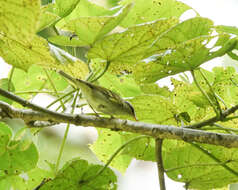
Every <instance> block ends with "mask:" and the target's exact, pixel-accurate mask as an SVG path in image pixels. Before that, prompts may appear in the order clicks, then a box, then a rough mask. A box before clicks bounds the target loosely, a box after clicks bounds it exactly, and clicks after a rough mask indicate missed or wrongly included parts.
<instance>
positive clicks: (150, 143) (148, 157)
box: [123, 134, 156, 162]
mask: <svg viewBox="0 0 238 190" xmlns="http://www.w3.org/2000/svg"><path fill="white" fill-rule="evenodd" d="M136 136H139V135H136V134H128V135H125V138H126V139H127V140H130V139H132V138H135V137H136ZM123 155H129V156H131V157H133V158H136V159H138V160H145V161H153V162H155V159H156V158H155V141H154V139H153V138H141V139H139V140H136V141H134V142H132V143H130V144H128V145H127V146H126V147H125V149H124V150H123Z"/></svg>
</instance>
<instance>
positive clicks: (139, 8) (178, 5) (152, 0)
mask: <svg viewBox="0 0 238 190" xmlns="http://www.w3.org/2000/svg"><path fill="white" fill-rule="evenodd" d="M131 2H134V3H135V5H134V7H133V9H132V11H131V12H130V13H129V15H128V16H127V17H126V19H125V20H124V21H123V22H122V26H123V27H128V26H132V25H135V24H141V23H145V22H150V21H154V20H157V19H159V18H171V17H177V18H178V17H180V16H181V15H182V14H183V13H184V12H185V11H186V10H189V9H191V7H189V6H188V5H186V4H184V3H182V2H180V1H176V0H137V1H134V0H123V1H121V2H120V3H121V4H122V5H125V4H128V3H131Z"/></svg>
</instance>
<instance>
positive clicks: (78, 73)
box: [51, 47, 89, 79]
mask: <svg viewBox="0 0 238 190" xmlns="http://www.w3.org/2000/svg"><path fill="white" fill-rule="evenodd" d="M51 53H52V56H53V57H54V58H55V60H56V61H57V63H58V65H57V66H56V68H57V69H58V70H63V71H65V72H67V73H69V74H70V75H71V76H74V77H75V78H80V79H85V78H86V76H87V75H88V73H89V69H88V65H87V64H86V63H85V62H83V61H81V60H80V59H76V58H75V57H72V56H70V55H69V54H68V53H67V52H65V51H63V50H61V49H59V48H55V47H53V48H52V49H51Z"/></svg>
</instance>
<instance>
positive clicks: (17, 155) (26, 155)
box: [0, 123, 38, 174]
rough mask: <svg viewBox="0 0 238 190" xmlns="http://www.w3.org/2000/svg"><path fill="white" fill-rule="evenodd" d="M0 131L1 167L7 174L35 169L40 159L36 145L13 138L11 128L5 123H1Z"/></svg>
mask: <svg viewBox="0 0 238 190" xmlns="http://www.w3.org/2000/svg"><path fill="white" fill-rule="evenodd" d="M0 133H1V137H2V138H1V141H0V143H1V145H0V148H1V150H0V153H1V155H0V169H1V170H4V172H5V174H18V173H19V172H22V171H24V172H26V171H29V170H31V169H33V168H34V167H35V166H36V164H37V161H38V152H37V149H36V147H35V145H34V144H33V143H32V142H29V141H28V140H23V139H20V140H17V141H16V140H12V139H11V135H12V133H11V130H10V129H9V128H8V126H6V125H5V124H3V123H0ZM23 163H24V164H23Z"/></svg>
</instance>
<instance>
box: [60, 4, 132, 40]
mask: <svg viewBox="0 0 238 190" xmlns="http://www.w3.org/2000/svg"><path fill="white" fill-rule="evenodd" d="M131 7H132V4H129V5H127V6H126V7H124V8H123V9H122V10H120V11H119V12H118V13H117V14H115V15H114V16H101V17H80V18H77V19H74V20H70V21H69V22H68V23H66V24H65V25H64V26H63V28H65V29H67V30H70V31H72V32H75V33H76V34H77V35H78V38H79V40H81V41H85V42H87V43H88V44H93V43H94V42H95V41H97V40H99V39H101V38H102V37H103V36H104V35H105V34H107V33H108V32H110V31H111V30H113V29H114V28H115V27H116V26H117V25H118V24H119V23H120V22H121V21H122V20H123V19H124V18H125V16H126V15H127V14H128V12H129V11H130V9H131Z"/></svg>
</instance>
